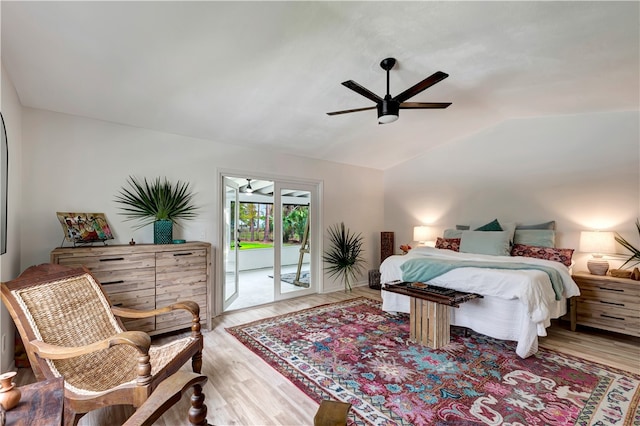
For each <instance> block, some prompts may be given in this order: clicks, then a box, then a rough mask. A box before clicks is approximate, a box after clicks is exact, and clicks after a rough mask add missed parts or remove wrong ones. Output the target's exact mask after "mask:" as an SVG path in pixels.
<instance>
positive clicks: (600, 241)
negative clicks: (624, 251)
mask: <svg viewBox="0 0 640 426" xmlns="http://www.w3.org/2000/svg"><path fill="white" fill-rule="evenodd" d="M580 251H581V252H584V253H592V256H593V257H592V258H590V259H589V260H588V261H587V269H589V272H591V274H592V275H606V274H607V271H608V270H609V262H607V261H606V260H605V259H603V257H602V255H603V253H615V251H616V246H615V240H614V236H613V232H610V231H582V232H581V233H580Z"/></svg>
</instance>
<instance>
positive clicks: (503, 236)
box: [460, 231, 511, 256]
mask: <svg viewBox="0 0 640 426" xmlns="http://www.w3.org/2000/svg"><path fill="white" fill-rule="evenodd" d="M510 240H511V235H509V231H492V232H487V231H462V237H461V239H460V252H462V253H475V254H490V255H493V256H510V255H511V241H510Z"/></svg>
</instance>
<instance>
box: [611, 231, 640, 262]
mask: <svg viewBox="0 0 640 426" xmlns="http://www.w3.org/2000/svg"><path fill="white" fill-rule="evenodd" d="M636 228H638V235H639V236H640V219H636ZM615 240H616V241H617V242H618V244H620V245H621V246H622V247H624V248H626V249H627V250H629V251H630V252H631V257H629V259H627V261H626V262H624V263H623V264H622V266H620V268H621V269H622V268H624V267H625V265H626V264H627V263H631V262H635V263H632V264H631V265H630V266H634V265H637V264H638V263H640V249H638V248H636V247H634V246H633V245H632V244H631V243H630V242H629V241H627V240H625V239H624V238H622V236H621V235H620V234H618V233H617V232H616V235H615Z"/></svg>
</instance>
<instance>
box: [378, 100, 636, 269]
mask: <svg viewBox="0 0 640 426" xmlns="http://www.w3.org/2000/svg"><path fill="white" fill-rule="evenodd" d="M639 121H640V120H639V115H638V111H632V112H613V113H600V114H583V115H572V116H554V117H539V118H526V119H513V120H508V121H505V122H503V123H501V124H499V125H497V126H495V127H492V128H489V129H486V130H484V131H482V132H480V133H478V134H476V135H473V136H471V137H469V138H465V139H463V140H459V141H456V142H452V143H449V144H447V145H444V146H441V147H438V148H436V149H433V150H431V151H429V152H426V153H424V154H423V155H421V156H420V157H419V158H416V159H414V160H411V161H408V162H406V163H403V164H401V165H399V166H396V167H394V168H392V169H389V170H387V171H386V173H385V178H384V181H385V183H384V192H385V230H389V231H395V232H396V243H397V244H396V245H399V244H402V243H408V242H410V241H411V240H412V229H413V226H415V225H421V224H424V225H434V226H435V229H436V232H437V234H438V235H442V230H443V229H445V228H447V227H452V226H454V225H455V224H462V223H468V222H469V221H471V220H487V221H489V220H492V219H494V218H496V217H497V218H498V219H504V220H508V221H519V222H526V223H537V222H544V221H548V220H556V221H557V241H556V243H557V246H558V247H569V248H576V249H577V247H578V239H579V231H582V230H588V229H607V230H614V231H618V232H620V233H621V234H622V235H624V236H625V237H627V238H630V239H631V240H632V241H635V242H638V233H637V231H636V230H635V225H634V222H635V220H636V218H638V217H640V130H639ZM620 251H623V250H622V249H621V248H620ZM574 259H576V261H577V263H578V264H577V265H576V267H577V268H578V269H583V268H584V267H583V263H582V262H583V261H584V255H583V254H580V253H576V254H575V256H574ZM612 265H614V266H615V262H612Z"/></svg>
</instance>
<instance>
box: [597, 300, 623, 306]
mask: <svg viewBox="0 0 640 426" xmlns="http://www.w3.org/2000/svg"><path fill="white" fill-rule="evenodd" d="M600 303H604V304H605V305H615V306H624V303H615V302H607V301H606V300H600Z"/></svg>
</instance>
